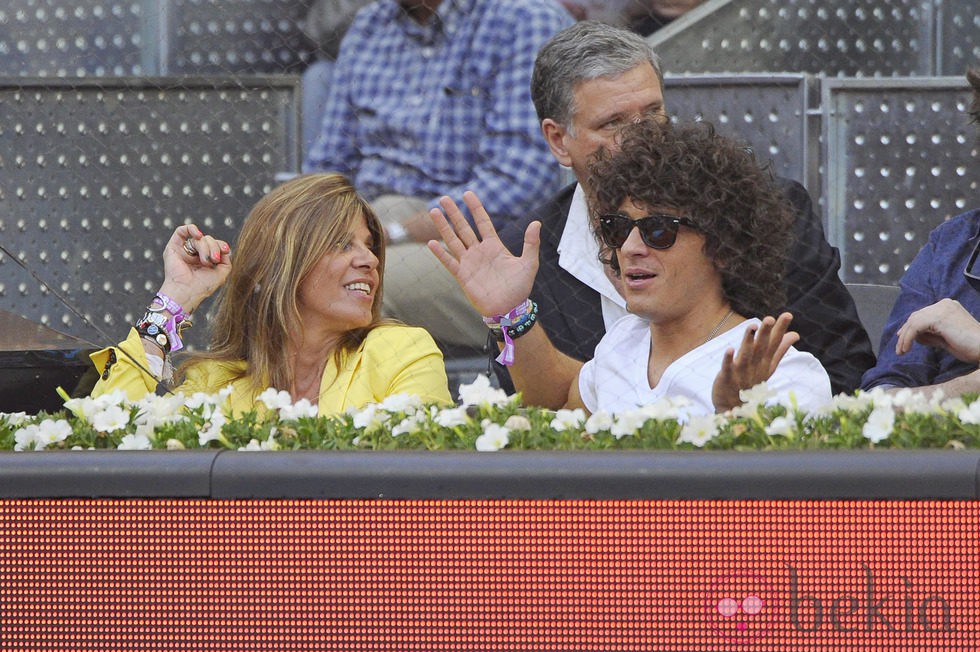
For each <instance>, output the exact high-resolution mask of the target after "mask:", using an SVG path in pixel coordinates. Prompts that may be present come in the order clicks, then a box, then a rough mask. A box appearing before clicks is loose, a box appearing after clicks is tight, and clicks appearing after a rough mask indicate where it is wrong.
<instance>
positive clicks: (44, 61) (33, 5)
mask: <svg viewBox="0 0 980 652" xmlns="http://www.w3.org/2000/svg"><path fill="white" fill-rule="evenodd" d="M144 4H145V2H144V1H143V0H128V1H127V0H111V1H106V0H71V1H65V0H61V1H58V0H4V2H2V3H0V75H25V76H45V77H74V76H84V75H141V74H146V73H147V72H152V71H146V70H145V69H144V68H143V66H142V56H143V47H144V45H145V41H144V38H143V33H142V31H143V18H144Z"/></svg>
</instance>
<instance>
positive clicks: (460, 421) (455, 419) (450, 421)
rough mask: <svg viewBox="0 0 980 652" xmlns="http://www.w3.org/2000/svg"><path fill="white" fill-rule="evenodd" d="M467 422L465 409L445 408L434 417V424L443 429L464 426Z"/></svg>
mask: <svg viewBox="0 0 980 652" xmlns="http://www.w3.org/2000/svg"><path fill="white" fill-rule="evenodd" d="M467 420H468V419H467V416H466V408H465V407H456V408H446V409H444V410H440V411H439V413H438V414H437V415H436V416H435V422H436V423H437V424H439V425H440V426H442V427H443V428H455V427H456V426H464V425H466V422H467Z"/></svg>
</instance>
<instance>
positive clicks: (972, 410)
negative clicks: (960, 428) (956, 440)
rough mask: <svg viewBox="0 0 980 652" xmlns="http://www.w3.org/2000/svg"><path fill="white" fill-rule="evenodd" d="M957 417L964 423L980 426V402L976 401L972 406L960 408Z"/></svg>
mask: <svg viewBox="0 0 980 652" xmlns="http://www.w3.org/2000/svg"><path fill="white" fill-rule="evenodd" d="M956 416H957V417H958V418H959V420H960V421H962V422H963V423H966V424H969V425H974V426H975V425H977V424H980V401H974V402H973V403H970V405H967V406H964V407H962V408H960V410H959V411H958V412H957V413H956Z"/></svg>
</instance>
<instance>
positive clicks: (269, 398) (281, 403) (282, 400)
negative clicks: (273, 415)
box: [256, 387, 293, 410]
mask: <svg viewBox="0 0 980 652" xmlns="http://www.w3.org/2000/svg"><path fill="white" fill-rule="evenodd" d="M256 400H259V401H262V402H263V403H264V404H265V406H266V407H267V408H269V409H270V410H282V409H284V408H289V407H292V405H293V397H292V396H290V395H289V392H287V391H285V390H283V391H280V390H277V389H276V388H275V387H270V388H268V389H266V390H265V391H264V392H262V393H261V394H259V395H258V397H257V398H256Z"/></svg>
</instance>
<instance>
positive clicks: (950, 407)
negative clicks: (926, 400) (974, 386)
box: [939, 396, 980, 414]
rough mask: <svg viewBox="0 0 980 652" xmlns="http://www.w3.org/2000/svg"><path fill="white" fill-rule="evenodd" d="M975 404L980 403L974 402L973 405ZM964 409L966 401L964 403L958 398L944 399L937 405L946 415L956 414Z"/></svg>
mask: <svg viewBox="0 0 980 652" xmlns="http://www.w3.org/2000/svg"><path fill="white" fill-rule="evenodd" d="M977 402H980V401H974V403H977ZM971 405H972V404H971ZM965 407H966V401H964V400H963V398H962V397H960V396H953V397H950V398H945V399H943V400H942V401H941V402H940V403H939V409H940V410H941V411H943V412H946V413H948V414H957V413H959V411H960V410H962V409H964V408H965ZM978 409H980V408H978Z"/></svg>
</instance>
